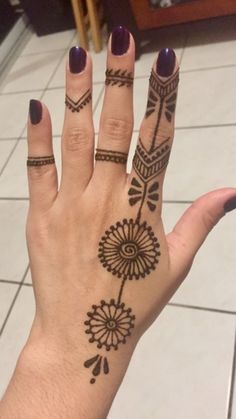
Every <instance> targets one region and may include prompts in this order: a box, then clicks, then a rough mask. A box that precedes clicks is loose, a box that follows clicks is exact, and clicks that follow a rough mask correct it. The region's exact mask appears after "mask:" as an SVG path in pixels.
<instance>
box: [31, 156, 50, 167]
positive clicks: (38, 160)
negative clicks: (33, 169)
mask: <svg viewBox="0 0 236 419" xmlns="http://www.w3.org/2000/svg"><path fill="white" fill-rule="evenodd" d="M54 163H55V158H54V156H53V155H52V156H43V157H32V156H29V157H28V159H27V166H45V165H46V164H54Z"/></svg>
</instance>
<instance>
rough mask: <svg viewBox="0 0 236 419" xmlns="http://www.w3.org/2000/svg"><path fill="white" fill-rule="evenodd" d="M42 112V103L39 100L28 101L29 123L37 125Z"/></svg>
mask: <svg viewBox="0 0 236 419" xmlns="http://www.w3.org/2000/svg"><path fill="white" fill-rule="evenodd" d="M42 114H43V108H42V103H41V102H40V101H39V100H35V99H31V100H30V103H29V115H30V121H31V124H33V125H37V124H38V123H39V122H40V121H41V119H42Z"/></svg>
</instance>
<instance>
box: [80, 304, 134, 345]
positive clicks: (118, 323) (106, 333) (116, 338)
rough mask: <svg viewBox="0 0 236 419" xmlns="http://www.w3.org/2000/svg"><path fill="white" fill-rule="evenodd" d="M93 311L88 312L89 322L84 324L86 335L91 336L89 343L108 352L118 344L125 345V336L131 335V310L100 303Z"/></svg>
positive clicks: (132, 325)
mask: <svg viewBox="0 0 236 419" xmlns="http://www.w3.org/2000/svg"><path fill="white" fill-rule="evenodd" d="M92 308H93V311H91V312H88V313H87V315H88V317H89V320H86V321H85V322H84V324H85V325H86V326H88V329H86V331H85V332H86V333H87V334H90V335H91V338H90V339H89V342H97V347H98V348H102V347H103V346H104V347H105V348H106V350H107V351H109V350H110V349H111V348H113V349H115V350H117V349H118V345H119V344H120V343H126V338H127V336H130V335H131V329H132V328H133V327H134V320H135V316H134V315H132V314H131V311H132V310H131V308H125V304H124V303H116V302H115V300H113V299H112V300H110V302H109V303H107V302H105V301H103V300H102V301H101V304H100V305H99V306H97V305H93V306H92Z"/></svg>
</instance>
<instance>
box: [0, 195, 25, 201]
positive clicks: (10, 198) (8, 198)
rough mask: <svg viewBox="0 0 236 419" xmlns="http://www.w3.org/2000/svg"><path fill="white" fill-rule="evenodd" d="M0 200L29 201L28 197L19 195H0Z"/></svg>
mask: <svg viewBox="0 0 236 419" xmlns="http://www.w3.org/2000/svg"><path fill="white" fill-rule="evenodd" d="M0 201H29V197H24V196H22V197H20V196H14V197H13V196H0Z"/></svg>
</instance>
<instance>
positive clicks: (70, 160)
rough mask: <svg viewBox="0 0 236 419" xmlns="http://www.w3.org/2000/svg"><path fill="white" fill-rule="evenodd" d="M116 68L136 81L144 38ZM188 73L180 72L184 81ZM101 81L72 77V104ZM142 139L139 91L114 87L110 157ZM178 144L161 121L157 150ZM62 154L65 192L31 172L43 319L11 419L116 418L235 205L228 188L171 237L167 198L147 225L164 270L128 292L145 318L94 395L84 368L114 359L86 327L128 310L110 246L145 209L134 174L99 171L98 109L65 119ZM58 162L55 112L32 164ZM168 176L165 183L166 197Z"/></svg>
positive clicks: (105, 137)
mask: <svg viewBox="0 0 236 419" xmlns="http://www.w3.org/2000/svg"><path fill="white" fill-rule="evenodd" d="M107 67H108V68H120V69H124V70H127V71H132V72H133V71H134V42H133V39H132V37H131V42H130V47H129V50H128V52H127V53H126V54H124V55H122V56H114V55H112V53H111V50H110V41H109V45H108V57H107ZM177 67H178V63H177V62H176V67H175V70H176V69H177ZM153 68H155V62H154V64H153ZM91 78H92V62H91V58H90V56H89V54H88V55H87V64H86V68H85V70H84V71H83V72H81V73H79V74H71V73H70V71H69V67H68V65H67V68H66V93H67V94H68V95H69V96H70V97H72V98H75V99H76V98H79V97H80V96H81V95H82V94H83V93H84V92H85V91H86V90H87V89H88V88H92V80H91ZM75 92H76V94H75ZM144 111H145V110H144ZM156 116H157V115H156V114H152V115H151V116H150V118H146V119H145V118H144V120H143V122H142V124H141V128H140V136H141V138H142V139H144V141H146V144H148V143H149V142H150V139H151V138H152V135H153V130H154V126H155V121H156ZM132 129H133V94H132V87H129V88H127V87H123V88H119V87H118V86H110V85H109V86H107V87H106V90H105V98H104V104H103V109H102V114H101V119H100V129H99V138H98V147H99V148H102V149H108V150H115V151H121V152H127V153H128V151H129V144H130V140H131V135H132ZM173 135H174V121H173V122H172V124H167V123H166V121H165V120H163V121H161V124H160V127H159V131H158V134H157V141H158V140H160V139H161V138H162V137H163V138H164V137H165V136H168V137H169V136H170V137H171V138H173ZM61 144H62V148H61V155H62V178H61V180H60V186H59V183H58V179H57V170H56V166H55V165H53V164H51V165H45V166H40V167H29V168H28V180H29V192H30V206H29V213H28V219H27V228H26V231H27V243H28V250H29V257H30V266H31V272H32V279H33V286H34V294H35V299H36V313H35V318H34V322H33V325H32V329H31V332H30V335H29V338H28V340H27V342H26V345H25V347H24V349H23V351H22V353H21V355H20V357H19V360H18V363H17V366H16V369H15V372H14V375H13V377H12V379H11V382H10V383H9V386H8V388H7V390H6V393H5V395H4V397H3V399H2V402H1V405H0V417H1V418H2V419H16V418H17V419H23V418H24V419H26V418H30V419H34V418H39V417H40V418H45V419H47V418H50V419H53V418H55V419H56V418H63V419H67V418H68V419H73V418H86V419H102V418H104V417H106V415H107V414H108V411H109V408H110V406H111V403H112V401H113V399H114V397H115V394H116V392H117V390H118V388H119V386H120V384H121V381H122V379H123V377H124V374H125V371H126V369H127V366H128V364H129V361H130V358H131V356H132V353H133V351H134V349H135V346H136V344H137V342H138V341H139V339H140V338H141V336H142V334H143V333H144V332H145V330H146V329H147V328H148V327H149V326H150V324H151V323H152V322H153V321H154V320H155V319H156V318H157V316H158V315H159V313H160V312H161V310H162V309H163V308H164V307H165V305H166V304H167V302H168V301H169V299H170V298H171V297H172V296H173V294H174V293H175V291H176V290H177V288H178V287H179V285H180V284H181V283H182V281H183V280H184V278H185V277H186V275H187V273H188V272H189V269H190V267H191V265H192V262H193V259H194V256H195V254H196V252H197V251H198V249H199V247H200V246H201V244H202V243H203V241H204V240H205V238H206V236H207V234H208V233H209V231H210V230H211V229H212V228H213V227H214V226H215V224H216V223H217V222H218V221H219V220H220V218H221V217H222V216H223V215H224V204H225V202H226V201H228V200H229V199H230V198H232V197H235V196H236V189H234V188H225V189H220V190H217V191H213V192H210V193H208V194H206V195H204V196H202V197H200V198H199V199H197V201H196V202H194V204H193V205H192V206H190V207H189V209H188V210H187V211H186V212H185V213H184V214H183V216H182V217H181V219H180V220H179V221H178V223H177V224H176V226H175V228H174V229H173V231H172V232H171V233H170V234H168V235H167V236H166V235H165V232H164V228H163V224H162V219H161V209H162V208H161V196H160V200H159V201H158V205H157V208H156V210H155V211H154V212H150V211H149V210H148V209H147V208H146V207H144V208H143V212H142V218H143V220H146V221H147V223H148V224H149V225H150V226H152V229H153V231H154V232H155V235H156V236H157V237H158V241H159V243H160V246H161V247H160V248H161V257H160V263H159V264H158V267H157V268H156V270H155V271H153V272H152V273H151V274H150V275H149V276H148V277H147V278H145V279H144V280H140V281H136V282H135V281H128V282H127V284H126V286H125V291H124V300H125V304H126V305H127V306H128V307H131V308H132V310H133V312H134V313H135V316H136V319H135V328H134V329H133V331H132V335H131V337H129V339H128V340H127V343H126V344H125V345H122V346H121V347H119V350H118V351H110V352H109V363H110V365H111V371H110V374H109V375H108V376H104V375H101V376H100V377H99V379H98V380H97V382H96V385H91V384H90V382H89V379H90V375H89V374H90V371H89V370H88V369H86V368H84V365H83V364H84V361H85V360H87V359H88V358H91V357H92V356H94V355H95V354H96V353H100V354H101V355H107V353H106V351H105V350H104V349H101V350H97V348H96V347H95V346H94V344H93V343H89V342H88V336H87V335H86V334H85V326H84V321H85V319H86V315H87V312H88V310H89V309H90V308H91V306H92V304H97V303H99V302H100V300H101V299H104V300H110V299H111V298H116V297H117V294H118V292H119V287H120V279H118V278H116V277H114V276H112V275H111V274H110V273H109V272H107V270H106V269H104V268H103V267H102V265H101V263H100V261H99V259H98V256H97V252H98V243H99V241H100V240H101V237H102V236H103V234H104V232H105V230H106V229H107V228H109V226H111V225H112V224H115V223H116V221H119V220H122V219H123V218H128V219H129V218H134V219H135V216H136V213H137V209H136V208H134V207H131V206H130V205H129V202H128V190H129V188H130V183H131V179H132V177H133V175H134V172H133V173H131V174H127V173H126V167H125V165H122V164H113V163H110V162H101V161H97V162H96V164H95V165H94V129H93V122H92V103H91V102H90V103H88V104H87V105H86V107H85V108H83V110H82V111H80V112H79V113H77V112H75V113H72V112H71V111H70V110H69V109H68V108H66V109H65V120H64V128H63V132H62V142H61ZM51 154H53V147H52V134H51V121H50V115H49V112H48V110H47V108H46V106H45V105H43V116H42V120H41V122H40V123H39V124H37V125H32V124H31V122H30V120H29V121H28V155H30V156H48V155H51ZM164 174H165V173H164V172H162V173H161V174H160V175H158V176H157V181H158V182H159V184H160V190H159V192H160V191H161V190H162V185H163V180H164ZM160 195H162V193H161V192H160ZM144 302H145V303H144Z"/></svg>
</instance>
